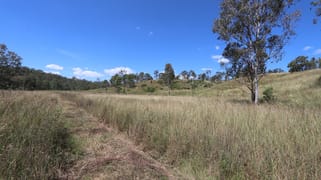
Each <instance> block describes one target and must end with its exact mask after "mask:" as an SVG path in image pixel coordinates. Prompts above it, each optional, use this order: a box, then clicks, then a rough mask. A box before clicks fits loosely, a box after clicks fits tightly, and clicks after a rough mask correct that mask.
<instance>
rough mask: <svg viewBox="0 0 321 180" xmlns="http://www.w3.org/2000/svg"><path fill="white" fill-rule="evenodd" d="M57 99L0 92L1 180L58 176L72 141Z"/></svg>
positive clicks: (65, 162)
mask: <svg viewBox="0 0 321 180" xmlns="http://www.w3.org/2000/svg"><path fill="white" fill-rule="evenodd" d="M62 120H63V118H62V116H61V108H60V107H59V106H58V104H57V98H56V97H53V96H51V95H49V94H46V95H44V94H36V93H23V92H8V91H0V179H56V178H58V176H59V172H61V171H63V170H64V169H65V168H66V167H67V166H68V165H69V164H70V163H71V160H72V154H73V153H72V151H73V142H72V139H71V137H70V134H69V132H68V131H67V129H66V128H65V126H64V123H63V121H62Z"/></svg>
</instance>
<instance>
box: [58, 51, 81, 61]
mask: <svg viewBox="0 0 321 180" xmlns="http://www.w3.org/2000/svg"><path fill="white" fill-rule="evenodd" d="M57 52H58V53H59V54H61V55H64V56H67V57H69V58H72V59H79V57H80V56H79V55H78V54H77V53H74V52H71V51H67V50H65V49H57Z"/></svg>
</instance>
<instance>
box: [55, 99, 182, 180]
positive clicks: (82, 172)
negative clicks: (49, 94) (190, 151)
mask: <svg viewBox="0 0 321 180" xmlns="http://www.w3.org/2000/svg"><path fill="white" fill-rule="evenodd" d="M60 102H61V104H62V107H63V114H64V116H65V117H66V119H67V123H69V124H70V128H71V131H72V134H73V136H74V137H75V138H76V139H77V142H80V146H81V148H82V150H83V151H84V155H83V156H81V159H80V160H78V161H77V162H76V163H75V164H74V166H73V167H72V168H70V169H69V170H68V172H67V173H64V174H63V175H61V179H122V180H123V179H125V180H126V179H185V178H183V177H182V176H179V175H178V173H177V172H176V171H174V170H172V169H171V168H169V167H167V166H166V165H164V164H162V163H160V162H158V161H156V160H155V159H153V158H152V157H151V156H150V155H149V154H148V153H145V152H143V151H141V150H140V148H139V147H138V146H136V145H135V144H134V143H133V142H131V141H130V140H129V139H128V138H127V137H126V136H125V135H124V134H121V133H119V132H117V131H115V130H114V129H112V128H110V127H108V126H107V125H106V124H103V123H101V122H99V120H98V119H97V118H95V117H93V116H92V115H91V114H89V113H87V112H86V111H85V110H83V109H80V108H78V107H77V106H76V105H75V103H73V102H70V101H67V100H64V99H62V98H60Z"/></svg>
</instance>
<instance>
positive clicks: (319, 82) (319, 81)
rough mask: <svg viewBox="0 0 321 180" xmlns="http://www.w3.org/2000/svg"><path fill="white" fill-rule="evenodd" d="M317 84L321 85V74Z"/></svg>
mask: <svg viewBox="0 0 321 180" xmlns="http://www.w3.org/2000/svg"><path fill="white" fill-rule="evenodd" d="M317 86H319V87H321V76H320V77H319V79H318V80H317Z"/></svg>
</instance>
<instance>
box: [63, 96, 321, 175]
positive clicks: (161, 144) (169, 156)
mask: <svg viewBox="0 0 321 180" xmlns="http://www.w3.org/2000/svg"><path fill="white" fill-rule="evenodd" d="M65 97H66V98H69V99H70V100H73V101H75V102H76V103H77V104H78V106H79V107H83V108H85V109H87V110H88V111H89V112H91V113H93V114H94V115H95V116H97V117H98V118H100V119H101V120H102V121H104V122H105V123H108V124H109V125H111V126H113V127H116V128H118V129H119V130H120V131H122V132H126V133H127V134H128V136H129V137H131V138H133V139H134V140H135V141H136V142H137V143H142V144H143V145H144V146H145V149H146V150H147V151H152V152H153V153H152V154H153V155H154V156H155V157H156V158H159V159H160V160H163V161H166V162H167V163H169V164H172V165H174V166H177V167H179V168H180V170H181V171H182V172H183V173H185V174H188V175H189V176H191V177H197V178H198V179H205V178H218V179H224V178H228V179H230V178H231V179H233V178H236V179H287V178H288V179H296V178H298V179H320V178H321V151H320V149H321V141H320V138H321V121H320V117H321V112H320V111H319V110H317V109H311V108H305V107H295V106H294V107H286V106H284V105H282V104H281V105H278V104H274V105H261V106H254V105H250V104H242V103H231V102H227V101H225V100H224V99H222V98H200V97H199V98H197V97H160V96H158V97H156V96H108V95H93V94H65ZM156 152H157V153H156Z"/></svg>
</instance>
